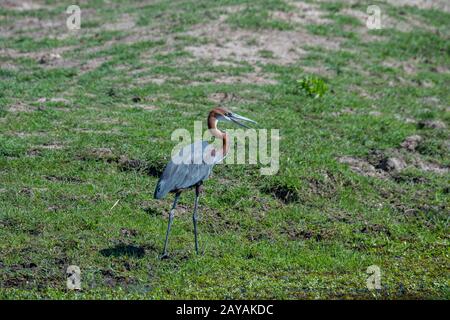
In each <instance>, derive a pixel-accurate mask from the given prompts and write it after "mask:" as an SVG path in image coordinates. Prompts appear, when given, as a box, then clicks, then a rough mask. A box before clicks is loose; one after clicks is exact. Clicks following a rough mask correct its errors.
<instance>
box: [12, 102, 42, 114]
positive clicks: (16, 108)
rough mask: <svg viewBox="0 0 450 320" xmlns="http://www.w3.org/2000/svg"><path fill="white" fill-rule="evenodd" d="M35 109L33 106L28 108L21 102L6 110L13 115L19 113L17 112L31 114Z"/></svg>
mask: <svg viewBox="0 0 450 320" xmlns="http://www.w3.org/2000/svg"><path fill="white" fill-rule="evenodd" d="M35 110H36V108H35V107H33V106H30V105H28V104H25V103H22V102H18V103H16V104H13V105H11V106H10V107H9V108H8V111H9V112H13V113H19V112H33V111H35Z"/></svg>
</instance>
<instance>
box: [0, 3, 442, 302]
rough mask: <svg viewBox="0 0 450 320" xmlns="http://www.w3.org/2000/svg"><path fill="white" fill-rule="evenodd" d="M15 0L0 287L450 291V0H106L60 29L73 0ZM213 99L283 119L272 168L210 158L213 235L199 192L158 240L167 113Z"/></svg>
mask: <svg viewBox="0 0 450 320" xmlns="http://www.w3.org/2000/svg"><path fill="white" fill-rule="evenodd" d="M17 3H18V4H17V5H15V4H13V2H11V4H9V5H5V6H2V8H1V9H0V33H1V34H2V36H1V39H0V41H1V46H0V208H1V210H0V236H1V239H2V242H1V243H0V297H1V298H4V299H12V298H24V299H40V298H50V299H63V298H68V299H71V298H88V299H93V298H105V299H116V298H136V299H142V298H146V299H147V298H151V299H161V298H162V299H174V298H187V299H191V298H213V299H214V298H222V299H223V298H238V299H239V298H246V299H252V298H278V299H298V298H307V299H314V298H329V299H336V298H345V299H361V298H374V299H382V298H388V299H403V298H415V299H416V298H417V299H429V298H440V299H448V298H449V288H448V263H449V260H448V231H449V230H448V213H449V203H450V201H449V188H448V181H449V166H450V157H449V154H450V153H449V148H450V146H449V141H448V137H449V133H450V132H449V130H450V129H449V126H450V117H449V101H450V93H449V90H448V84H449V82H450V49H449V41H448V35H449V31H450V28H449V25H448V21H450V14H449V13H448V12H447V11H444V10H437V9H432V8H431V9H430V8H418V7H415V6H398V5H396V6H394V5H391V4H389V3H384V2H383V3H382V4H380V6H381V8H382V10H383V13H384V14H385V15H386V16H385V18H386V19H388V20H387V21H388V22H389V23H388V24H387V27H386V28H385V29H382V30H372V31H368V30H366V29H365V26H364V23H363V20H361V17H364V15H365V9H366V6H365V4H364V3H363V2H360V3H358V4H356V5H355V4H351V3H347V2H344V1H331V0H330V1H321V2H320V3H318V4H317V3H313V2H312V1H306V2H303V1H281V0H261V1H256V2H250V1H247V0H226V1H206V0H204V1H203V0H202V1H193V0H189V1H159V2H153V1H152V2H147V1H136V2H133V3H125V2H123V1H113V2H112V3H111V4H106V3H103V2H101V1H94V2H89V3H86V4H85V5H81V9H82V28H81V30H79V31H78V32H69V31H68V30H67V29H66V28H65V19H66V15H65V14H64V10H65V7H66V5H69V4H71V3H69V2H67V1H66V2H63V3H61V2H59V1H58V2H57V1H45V2H44V1H42V2H40V1H36V3H37V5H36V7H33V8H30V9H26V10H24V9H21V7H20V3H21V2H19V1H18V2H17ZM33 3H34V1H33ZM370 4H371V3H370ZM305 11H307V12H306V13H305ZM308 12H309V13H310V14H308ZM350 14H352V15H350ZM421 26H423V27H421ZM299 79H324V81H325V83H326V85H327V87H328V91H327V92H326V93H324V94H323V95H322V96H321V97H320V99H312V98H311V97H309V96H308V95H304V94H300V93H299V90H298V83H297V80H299ZM308 87H310V86H308ZM216 104H223V105H226V106H227V107H229V108H231V109H233V110H236V111H238V112H239V113H241V114H243V115H245V116H248V117H251V118H252V119H255V120H256V121H258V124H259V126H260V127H261V128H267V129H271V128H280V129H281V130H280V132H281V140H280V171H279V172H278V173H277V174H276V175H274V176H260V174H259V166H252V165H239V166H232V165H219V166H217V167H216V168H215V169H214V175H213V177H212V178H211V179H210V180H208V181H206V183H205V188H204V189H205V191H204V193H203V195H202V197H201V199H200V208H199V210H200V221H199V230H200V246H201V251H202V252H203V254H201V255H199V256H197V255H195V253H194V242H193V234H192V233H193V232H192V229H193V227H192V223H191V212H192V210H193V200H194V196H193V192H189V193H185V194H183V196H182V198H181V201H180V205H179V208H178V209H177V212H176V217H175V223H174V226H173V229H172V234H171V241H170V244H169V245H170V247H169V252H170V253H171V257H170V259H167V260H159V259H158V255H159V254H160V252H161V250H162V244H163V243H162V242H163V238H164V234H165V228H166V225H167V216H168V209H169V208H170V205H171V201H172V199H170V197H169V198H167V199H165V200H162V201H156V200H153V199H152V194H153V190H154V187H155V183H156V181H157V178H158V176H159V174H160V173H161V171H162V170H163V168H164V165H165V163H167V161H168V160H169V157H170V152H171V149H172V147H173V146H174V144H175V143H174V142H172V141H171V140H170V134H171V132H172V131H173V130H174V129H177V128H187V129H188V130H190V131H193V121H194V120H201V119H204V118H205V117H206V115H207V112H208V110H209V109H210V108H212V107H213V106H215V105H216ZM117 201H118V202H117ZM115 204H116V205H115ZM114 205H115V206H114ZM69 265H78V266H79V267H80V268H81V272H82V287H83V290H82V291H80V292H70V291H67V289H66V287H65V286H66V284H65V283H66V278H65V277H66V275H65V271H66V268H67V267H68V266H69ZM371 265H378V266H379V267H380V268H381V272H382V278H381V283H382V288H381V289H380V290H377V291H375V292H371V291H368V290H367V288H366V278H367V276H368V275H367V274H366V269H367V267H369V266H371Z"/></svg>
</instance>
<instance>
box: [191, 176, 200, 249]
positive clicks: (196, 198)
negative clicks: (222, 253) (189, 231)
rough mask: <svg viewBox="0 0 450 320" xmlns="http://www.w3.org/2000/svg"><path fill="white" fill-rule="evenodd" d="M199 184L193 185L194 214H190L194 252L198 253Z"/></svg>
mask: <svg viewBox="0 0 450 320" xmlns="http://www.w3.org/2000/svg"><path fill="white" fill-rule="evenodd" d="M200 191H201V184H197V185H196V186H195V202H194V214H193V215H192V221H193V222H194V236H195V252H196V253H197V254H198V237H197V207H198V197H199V196H200Z"/></svg>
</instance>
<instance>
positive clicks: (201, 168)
mask: <svg viewBox="0 0 450 320" xmlns="http://www.w3.org/2000/svg"><path fill="white" fill-rule="evenodd" d="M221 120H226V121H232V122H234V123H236V124H239V125H241V126H244V127H246V126H245V125H243V124H242V123H240V122H239V121H238V120H244V121H250V122H253V123H255V122H254V121H253V120H250V119H247V118H245V117H242V116H239V115H237V114H234V113H232V112H230V111H228V110H227V109H224V108H215V109H213V110H211V111H210V112H209V115H208V129H209V131H210V133H211V135H212V136H214V137H215V138H217V139H220V140H221V141H222V146H221V147H219V148H216V147H215V146H214V145H212V144H209V143H208V142H207V141H195V142H194V143H192V144H190V145H188V146H186V147H184V148H182V149H181V150H180V151H179V152H178V153H177V154H176V155H175V156H173V157H172V159H171V161H170V162H169V163H168V164H167V165H166V167H165V169H164V171H163V173H162V175H161V177H160V178H159V180H158V183H157V184H156V188H155V193H154V198H155V199H161V198H163V197H164V196H166V195H167V194H168V193H170V192H172V193H175V199H174V202H173V205H172V209H171V210H170V213H169V224H168V226H167V232H166V240H165V242H164V251H163V255H162V257H167V243H168V239H169V233H170V228H171V226H172V221H173V216H174V210H175V208H176V205H177V202H178V198H179V197H180V194H181V192H182V191H184V190H186V189H189V188H192V187H195V204H194V214H193V217H192V220H193V222H194V234H195V250H196V252H197V253H198V241H197V206H198V198H199V195H200V187H201V185H202V184H203V181H204V180H206V179H207V178H208V177H209V176H210V175H211V172H212V169H213V167H214V165H215V164H217V163H218V162H220V161H222V160H223V159H224V158H225V156H226V154H227V152H228V136H227V134H226V133H225V132H222V131H220V130H219V129H218V128H217V122H218V121H221Z"/></svg>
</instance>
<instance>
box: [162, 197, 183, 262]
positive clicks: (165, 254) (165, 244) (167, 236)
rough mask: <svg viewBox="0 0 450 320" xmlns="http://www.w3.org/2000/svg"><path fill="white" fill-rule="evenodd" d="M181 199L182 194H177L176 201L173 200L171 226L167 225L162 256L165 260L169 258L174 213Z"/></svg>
mask: <svg viewBox="0 0 450 320" xmlns="http://www.w3.org/2000/svg"><path fill="white" fill-rule="evenodd" d="M179 197H180V192H177V193H176V194H175V199H174V200H173V205H172V209H170V212H169V224H168V225H167V232H166V241H165V242H164V250H163V254H162V256H161V259H164V258H167V257H168V254H167V243H168V242H169V233H170V228H171V227H172V221H173V216H174V211H175V208H176V206H177V202H178V198H179Z"/></svg>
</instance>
